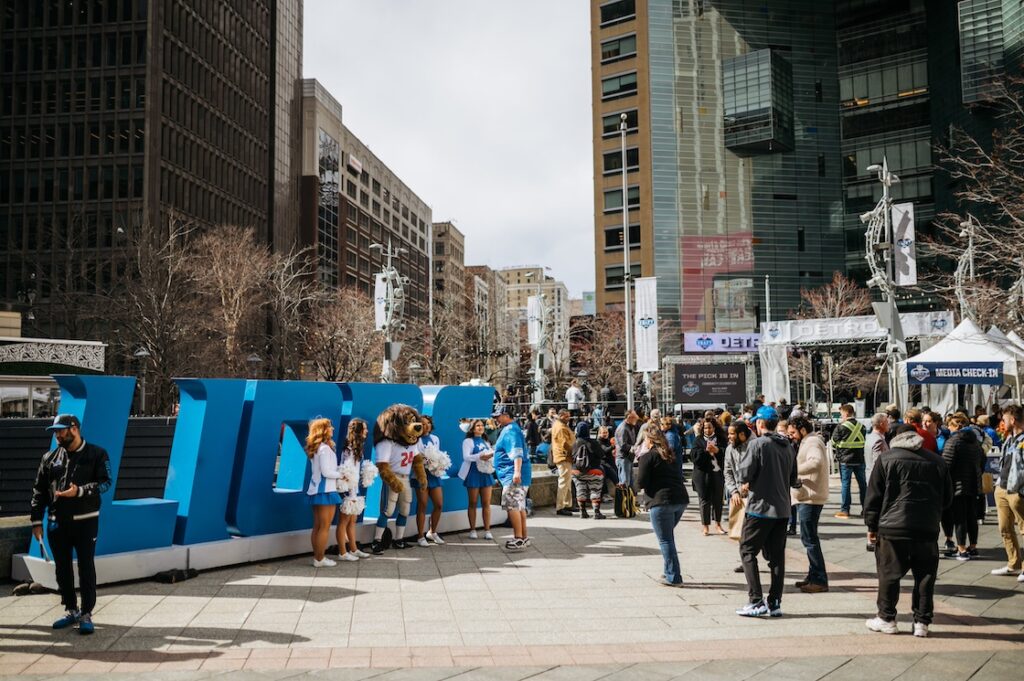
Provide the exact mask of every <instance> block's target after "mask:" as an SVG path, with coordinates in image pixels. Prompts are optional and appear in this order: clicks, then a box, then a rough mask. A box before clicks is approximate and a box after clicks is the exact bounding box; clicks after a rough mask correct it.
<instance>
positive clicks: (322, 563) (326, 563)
mask: <svg viewBox="0 0 1024 681" xmlns="http://www.w3.org/2000/svg"><path fill="white" fill-rule="evenodd" d="M335 565H337V563H335V562H334V561H333V560H331V559H330V558H328V557H327V556H324V559H323V560H316V559H315V558H314V559H313V567H316V568H322V567H334V566H335Z"/></svg>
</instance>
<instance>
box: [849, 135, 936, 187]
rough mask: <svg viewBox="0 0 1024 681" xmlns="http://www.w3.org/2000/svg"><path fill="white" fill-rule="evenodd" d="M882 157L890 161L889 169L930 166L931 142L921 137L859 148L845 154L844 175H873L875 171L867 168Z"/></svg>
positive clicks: (901, 169)
mask: <svg viewBox="0 0 1024 681" xmlns="http://www.w3.org/2000/svg"><path fill="white" fill-rule="evenodd" d="M882 159H885V160H886V161H887V162H888V164H889V169H890V170H892V171H894V172H901V171H908V170H916V169H918V168H930V167H931V166H932V148H931V144H930V142H929V140H927V139H920V140H911V141H909V142H890V143H888V144H884V145H879V146H873V147H870V148H868V149H858V150H857V151H854V152H850V153H848V154H846V155H844V156H843V177H844V178H847V179H850V178H856V177H862V178H867V177H873V176H874V173H870V172H868V170H867V168H868V166H870V165H873V164H876V163H879V164H880V163H881V162H882Z"/></svg>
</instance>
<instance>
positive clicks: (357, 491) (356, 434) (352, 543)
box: [336, 418, 370, 561]
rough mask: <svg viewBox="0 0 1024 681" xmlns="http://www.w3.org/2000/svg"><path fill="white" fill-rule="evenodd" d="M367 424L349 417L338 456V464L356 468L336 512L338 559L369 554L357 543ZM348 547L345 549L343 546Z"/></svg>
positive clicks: (348, 558)
mask: <svg viewBox="0 0 1024 681" xmlns="http://www.w3.org/2000/svg"><path fill="white" fill-rule="evenodd" d="M368 432H369V428H368V427H367V425H366V421H364V420H362V419H356V418H354V419H352V420H351V421H349V423H348V436H347V437H346V438H345V449H344V450H343V451H342V452H341V455H340V456H339V457H338V466H339V467H341V466H346V465H354V466H355V469H356V471H357V474H356V480H355V484H353V485H352V486H351V487H349V490H348V492H346V493H345V496H344V497H342V501H341V513H340V514H339V516H338V517H339V520H338V530H337V537H336V539H337V540H338V560H346V561H355V560H359V559H360V558H369V557H370V554H368V553H366V552H364V551H360V550H359V545H358V544H356V519H357V518H359V514H360V513H362V512H363V509H365V508H366V499H365V498H364V497H365V493H366V488H365V487H363V486H362V484H361V477H362V476H361V475H360V473H361V472H362V468H363V447H364V446H365V445H366V437H367V433H368ZM346 549H347V550H346Z"/></svg>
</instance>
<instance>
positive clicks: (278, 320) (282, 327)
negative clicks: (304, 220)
mask: <svg viewBox="0 0 1024 681" xmlns="http://www.w3.org/2000/svg"><path fill="white" fill-rule="evenodd" d="M323 295H324V294H323V292H322V291H321V290H320V288H319V287H318V285H317V283H316V280H315V279H314V273H313V266H312V260H311V258H310V253H309V249H306V250H301V251H295V250H292V251H289V252H288V253H273V254H272V255H271V261H270V276H269V277H268V278H267V281H266V282H265V286H264V296H265V299H266V308H267V314H268V315H269V318H268V324H267V332H268V338H267V347H268V348H269V350H270V367H269V370H270V374H271V375H272V376H274V377H275V378H278V379H285V378H294V377H296V376H298V374H299V370H300V368H301V364H302V359H303V356H304V354H305V351H306V348H307V345H306V341H307V338H306V337H305V336H306V330H307V329H308V328H309V327H308V325H307V324H308V323H307V320H308V319H309V316H310V308H311V306H312V305H313V303H314V302H316V301H319V300H322V299H323ZM337 298H338V296H337V295H334V293H333V292H332V293H331V294H330V300H331V302H334V301H336V300H337ZM317 311H318V312H323V311H324V310H323V309H322V308H320V309H318V310H317ZM332 380H334V379H332Z"/></svg>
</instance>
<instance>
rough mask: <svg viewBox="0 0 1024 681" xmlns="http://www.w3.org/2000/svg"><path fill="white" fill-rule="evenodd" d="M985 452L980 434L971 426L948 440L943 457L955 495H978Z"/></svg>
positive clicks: (957, 432)
mask: <svg viewBox="0 0 1024 681" xmlns="http://www.w3.org/2000/svg"><path fill="white" fill-rule="evenodd" d="M984 458H985V454H984V452H983V451H982V449H981V443H980V442H978V436H977V435H976V434H975V433H974V432H973V431H971V429H970V428H962V429H960V430H958V431H956V432H955V433H953V434H952V435H950V436H949V439H947V440H946V446H945V447H944V448H943V450H942V459H943V461H945V462H946V468H947V470H948V471H949V479H950V481H952V483H953V496H954V497H961V496H969V497H976V496H978V492H979V491H980V489H981V479H980V477H979V472H980V464H981V462H982V461H983V460H984Z"/></svg>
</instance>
